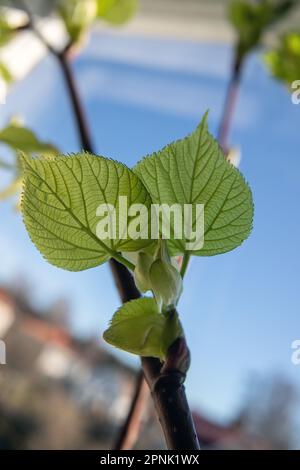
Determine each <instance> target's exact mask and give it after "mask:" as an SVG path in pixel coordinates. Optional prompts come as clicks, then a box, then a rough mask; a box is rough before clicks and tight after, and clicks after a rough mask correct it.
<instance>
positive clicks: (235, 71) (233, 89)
mask: <svg viewBox="0 0 300 470" xmlns="http://www.w3.org/2000/svg"><path fill="white" fill-rule="evenodd" d="M243 62H244V61H243V58H241V57H240V55H239V53H238V48H237V47H236V49H235V55H234V60H233V66H232V73H231V78H230V81H229V83H228V87H227V93H226V99H225V103H224V107H223V112H222V117H221V121H220V126H219V132H218V140H219V144H220V146H221V147H222V149H223V150H224V152H225V153H227V152H228V135H229V131H230V126H231V124H232V120H233V115H234V111H235V107H236V102H237V96H238V91H239V88H240V82H241V72H242V66H243Z"/></svg>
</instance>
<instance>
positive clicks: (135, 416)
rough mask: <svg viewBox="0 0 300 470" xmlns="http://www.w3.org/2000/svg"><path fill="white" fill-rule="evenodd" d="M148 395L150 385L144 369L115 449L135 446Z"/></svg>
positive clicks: (139, 374) (138, 378)
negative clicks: (146, 379) (145, 377)
mask: <svg viewBox="0 0 300 470" xmlns="http://www.w3.org/2000/svg"><path fill="white" fill-rule="evenodd" d="M148 397H149V387H148V385H147V383H146V381H145V379H144V373H143V371H140V372H139V373H138V377H137V382H136V385H135V392H134V396H133V398H132V402H131V405H130V409H129V412H128V415H127V418H126V420H125V421H124V424H123V426H122V428H121V430H120V433H119V435H118V438H117V441H116V444H115V448H114V450H130V449H132V448H133V447H134V445H135V443H136V441H137V437H138V433H139V430H140V426H141V420H142V416H143V412H144V408H145V406H144V405H145V402H146V401H147V400H148Z"/></svg>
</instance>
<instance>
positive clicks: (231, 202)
mask: <svg viewBox="0 0 300 470" xmlns="http://www.w3.org/2000/svg"><path fill="white" fill-rule="evenodd" d="M134 171H135V172H136V173H137V175H138V176H139V177H140V178H141V180H142V181H143V182H144V184H145V186H146V188H147V189H148V191H149V193H150V195H151V198H152V201H153V203H156V204H167V205H168V207H169V208H170V207H171V206H172V205H173V204H179V205H180V206H181V207H182V213H183V214H184V204H189V205H191V207H192V208H193V216H192V219H191V220H192V224H189V225H190V226H191V225H192V227H193V230H194V229H195V228H196V227H197V221H198V218H197V216H196V205H197V204H204V244H203V246H202V248H201V249H199V250H194V249H193V250H191V254H194V255H199V256H201V255H202V256H208V255H217V254H219V253H225V252H227V251H230V250H233V249H234V248H236V247H237V246H239V245H240V244H241V243H242V242H243V241H244V240H245V239H246V238H247V237H248V235H249V233H250V231H251V228H252V219H253V202H252V195H251V191H250V188H249V186H248V185H247V183H246V182H245V180H244V178H243V176H242V174H241V173H240V172H239V171H238V170H237V169H236V168H234V167H233V166H232V165H231V164H230V163H229V162H227V161H226V159H225V158H224V155H223V153H222V150H221V148H220V147H219V145H218V143H217V142H216V140H215V139H214V138H213V137H212V136H211V135H210V134H209V132H208V128H207V121H206V117H204V118H203V120H202V122H201V124H200V125H199V126H198V128H197V129H196V130H195V131H194V132H193V133H192V134H191V135H189V136H188V137H186V138H185V139H182V140H178V141H177V142H174V143H172V144H170V145H168V146H166V147H165V148H164V149H162V150H161V151H159V152H157V153H154V154H152V155H150V156H147V157H145V158H144V159H143V160H141V161H140V162H139V163H138V164H137V166H136V167H135V169H134ZM170 220H171V228H172V231H171V233H170V234H171V239H170V241H168V246H169V249H170V251H171V254H172V255H176V254H180V253H184V252H186V251H189V249H187V243H188V242H189V240H188V238H187V237H186V236H185V233H184V231H183V230H182V237H181V238H178V239H176V238H175V235H174V234H175V229H176V223H175V221H174V219H173V218H171V219H170Z"/></svg>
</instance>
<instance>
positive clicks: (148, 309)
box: [103, 297, 182, 360]
mask: <svg viewBox="0 0 300 470" xmlns="http://www.w3.org/2000/svg"><path fill="white" fill-rule="evenodd" d="M181 335H182V328H181V325H180V323H179V320H178V317H177V314H175V315H174V316H172V317H167V316H165V315H162V314H161V313H159V312H158V308H157V305H156V302H155V300H154V299H153V298H147V297H145V298H141V299H137V300H132V301H130V302H127V303H126V304H124V305H122V307H120V308H119V310H118V311H117V312H116V313H115V315H114V316H113V318H112V320H111V324H110V327H109V328H108V329H107V330H106V331H105V332H104V334H103V337H104V339H105V341H106V342H107V343H109V344H111V345H113V346H115V347H117V348H119V349H123V350H124V351H127V352H130V353H133V354H137V355H139V356H150V357H157V358H159V359H161V360H164V359H165V357H166V353H167V350H168V348H169V347H170V346H171V345H172V343H173V342H174V341H175V340H176V339H177V338H178V337H179V336H181Z"/></svg>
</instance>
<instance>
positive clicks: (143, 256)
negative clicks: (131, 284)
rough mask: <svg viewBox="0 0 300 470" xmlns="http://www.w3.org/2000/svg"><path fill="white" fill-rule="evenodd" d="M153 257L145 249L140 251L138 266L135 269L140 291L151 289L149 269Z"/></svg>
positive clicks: (135, 278)
mask: <svg viewBox="0 0 300 470" xmlns="http://www.w3.org/2000/svg"><path fill="white" fill-rule="evenodd" d="M152 263H153V257H152V256H151V255H149V254H148V253H144V252H143V251H141V252H139V253H138V256H137V261H136V266H135V269H134V281H135V284H136V286H137V288H138V289H139V291H140V292H147V291H148V290H151V288H152V287H151V282H150V279H149V271H150V267H151V264H152Z"/></svg>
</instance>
